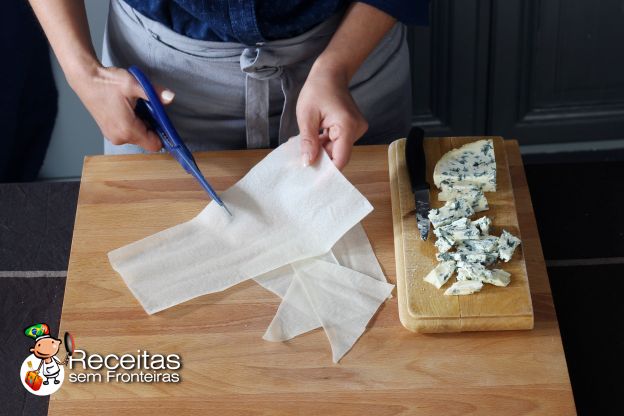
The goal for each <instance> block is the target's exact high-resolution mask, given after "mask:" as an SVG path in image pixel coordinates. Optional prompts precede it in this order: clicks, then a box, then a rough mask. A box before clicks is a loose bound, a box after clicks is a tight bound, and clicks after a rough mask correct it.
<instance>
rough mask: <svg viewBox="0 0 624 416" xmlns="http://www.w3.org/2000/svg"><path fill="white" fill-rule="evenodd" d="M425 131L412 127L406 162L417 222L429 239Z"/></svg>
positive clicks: (406, 147) (425, 237)
mask: <svg viewBox="0 0 624 416" xmlns="http://www.w3.org/2000/svg"><path fill="white" fill-rule="evenodd" d="M424 139H425V132H424V131H423V130H422V129H420V128H418V127H412V129H411V130H410V132H409V134H408V135H407V143H406V145H405V162H406V163H407V171H408V172H409V178H410V183H411V185H412V192H414V200H415V202H416V224H417V225H418V232H419V233H420V238H421V239H423V240H426V239H427V236H428V235H429V209H430V207H431V204H430V203H429V183H428V182H427V165H426V161H425V149H424V147H423V144H424Z"/></svg>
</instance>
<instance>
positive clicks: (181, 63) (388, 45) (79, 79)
mask: <svg viewBox="0 0 624 416" xmlns="http://www.w3.org/2000/svg"><path fill="white" fill-rule="evenodd" d="M30 4H31V6H32V8H33V10H34V12H35V14H36V15H37V17H38V19H39V21H40V23H41V25H42V27H43V29H44V32H45V33H46V35H47V37H48V40H49V41H50V44H51V45H52V49H53V50H54V52H55V54H56V56H57V57H58V60H59V62H60V64H61V67H62V69H63V71H64V73H65V76H66V78H67V80H68V82H69V85H70V86H71V87H72V88H73V90H74V91H75V92H76V93H77V95H78V96H79V97H80V99H81V100H82V102H83V103H84V105H85V106H86V108H87V109H88V110H89V111H90V113H91V114H92V116H93V117H94V119H95V121H96V122H97V124H98V126H99V127H100V129H101V130H102V133H103V135H104V136H105V137H106V138H107V139H108V141H105V153H108V154H116V153H136V152H142V151H158V150H159V149H161V144H160V141H159V139H158V137H157V136H156V134H155V133H154V132H153V131H151V130H150V129H149V128H148V126H146V125H145V124H144V123H143V122H142V121H141V120H140V119H138V118H137V117H136V115H135V114H134V111H133V109H134V105H135V103H136V100H137V99H138V98H145V95H144V93H143V91H142V90H141V88H140V86H139V85H138V83H137V82H136V81H135V80H134V79H133V77H132V76H131V75H130V74H129V73H128V72H127V71H126V70H125V69H123V68H127V67H129V66H131V65H137V66H138V67H139V68H141V69H142V70H143V71H144V72H146V73H147V75H148V77H150V78H151V80H152V81H153V82H154V83H155V84H156V85H157V90H158V92H159V94H160V97H161V100H162V101H163V103H164V104H169V109H168V110H167V111H168V113H169V115H170V117H171V119H172V121H173V123H174V124H175V125H176V128H177V129H178V131H179V132H180V134H181V136H182V138H183V140H184V141H185V143H186V144H187V146H188V147H189V148H190V149H191V150H192V151H196V150H211V149H239V148H266V147H273V146H276V145H278V144H280V143H282V142H283V141H285V140H287V139H288V138H289V137H291V136H294V135H296V134H300V135H301V138H302V149H301V152H302V153H301V157H302V162H303V164H310V163H314V161H315V160H316V158H317V157H318V154H319V150H320V148H321V146H322V147H324V148H325V150H326V151H327V152H328V154H329V155H330V157H331V158H332V160H333V161H334V163H335V164H336V165H337V166H338V167H339V168H342V167H344V166H345V165H346V163H347V162H348V160H349V156H350V154H351V149H352V146H353V145H354V143H355V142H356V141H358V140H359V141H360V142H361V143H380V142H386V141H388V140H392V139H395V138H397V137H401V136H404V135H405V134H406V133H407V131H408V130H409V127H410V119H411V86H410V71H409V53H408V49H407V43H406V28H405V26H404V24H405V23H407V24H411V23H418V22H422V21H424V20H425V19H424V18H425V17H426V8H427V6H428V4H427V1H426V0H412V1H409V2H405V1H400V0H365V1H361V2H350V1H347V0H319V1H304V0H280V1H265V0H255V1H253V0H240V1H236V2H234V1H226V0H218V1H216V0H215V1H210V2H206V1H199V0H111V2H110V8H109V18H108V22H107V29H106V33H105V39H104V45H103V53H102V62H99V61H98V59H97V57H96V54H95V52H94V48H93V46H92V44H91V39H90V35H89V28H88V23H87V18H86V12H85V6H84V2H82V1H75V0H30ZM174 97H175V98H174Z"/></svg>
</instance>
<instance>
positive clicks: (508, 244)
mask: <svg viewBox="0 0 624 416" xmlns="http://www.w3.org/2000/svg"><path fill="white" fill-rule="evenodd" d="M521 242H522V241H520V239H519V238H518V237H516V236H514V235H513V234H511V233H510V232H508V231H507V230H503V233H502V234H501V236H500V238H499V239H498V256H499V257H500V258H501V260H504V261H509V260H511V257H512V256H513V253H514V251H515V250H516V247H518V246H519V245H520V243H521Z"/></svg>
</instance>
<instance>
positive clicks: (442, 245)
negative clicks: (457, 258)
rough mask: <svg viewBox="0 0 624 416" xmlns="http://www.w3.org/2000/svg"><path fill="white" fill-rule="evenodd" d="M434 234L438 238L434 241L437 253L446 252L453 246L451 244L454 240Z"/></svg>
mask: <svg viewBox="0 0 624 416" xmlns="http://www.w3.org/2000/svg"><path fill="white" fill-rule="evenodd" d="M436 236H437V237H438V238H437V239H436V242H435V243H434V245H435V246H436V248H437V249H438V252H439V253H446V252H447V251H449V250H450V249H451V248H452V247H453V244H454V243H455V242H454V241H452V240H450V239H448V238H447V237H446V236H444V235H437V234H436Z"/></svg>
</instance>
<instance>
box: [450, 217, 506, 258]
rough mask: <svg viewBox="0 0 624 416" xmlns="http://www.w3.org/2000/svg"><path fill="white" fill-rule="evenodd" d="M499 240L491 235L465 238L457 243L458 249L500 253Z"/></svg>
mask: <svg viewBox="0 0 624 416" xmlns="http://www.w3.org/2000/svg"><path fill="white" fill-rule="evenodd" d="M473 224H474V223H473ZM498 240H499V238H498V237H495V236H491V235H488V236H487V237H483V238H479V239H474V240H473V239H470V240H463V241H460V242H459V243H458V244H457V250H460V251H472V252H481V253H496V255H498Z"/></svg>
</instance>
